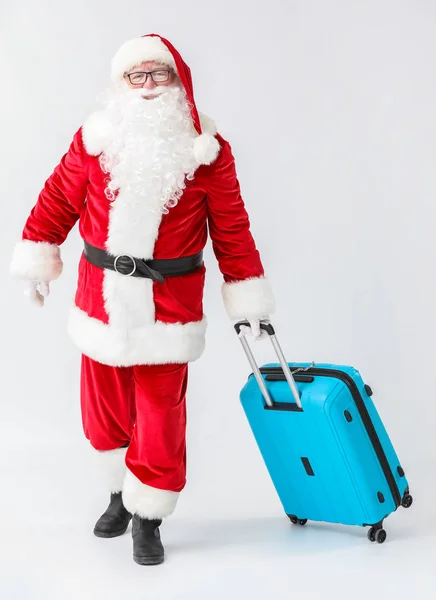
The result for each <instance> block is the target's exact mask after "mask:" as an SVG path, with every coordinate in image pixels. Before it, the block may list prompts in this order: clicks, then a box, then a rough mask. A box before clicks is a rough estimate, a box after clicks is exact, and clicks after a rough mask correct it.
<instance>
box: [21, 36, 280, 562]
mask: <svg viewBox="0 0 436 600" xmlns="http://www.w3.org/2000/svg"><path fill="white" fill-rule="evenodd" d="M111 76H112V85H111V87H110V88H109V90H108V91H107V92H106V94H105V96H104V105H103V108H102V110H100V111H98V112H96V113H94V114H92V115H91V116H90V117H89V118H88V120H87V121H86V122H85V123H84V124H83V126H82V127H81V128H80V129H79V130H78V131H77V133H76V134H75V136H74V138H73V141H72V143H71V146H70V148H69V150H68V151H67V153H66V154H65V155H64V156H63V158H62V160H61V161H60V163H59V164H58V166H57V167H56V168H55V170H54V172H53V174H52V175H51V176H50V177H49V179H48V180H47V181H46V183H45V185H44V188H43V190H42V191H41V193H40V195H39V197H38V200H37V202H36V204H35V206H34V208H33V209H32V211H31V213H30V216H29V218H28V220H27V222H26V224H25V228H24V231H23V235H22V240H21V241H20V242H19V243H18V244H17V246H16V247H15V249H14V253H13V259H12V265H11V269H12V272H13V273H14V274H15V275H16V276H18V277H20V278H23V279H24V280H26V281H27V282H28V293H29V294H30V296H31V297H32V298H33V299H34V300H35V301H36V302H38V303H40V304H41V305H42V304H43V303H44V297H45V296H47V295H48V293H49V282H50V281H52V280H54V279H57V278H58V277H59V276H60V274H61V272H62V260H61V256H60V249H59V247H60V245H61V244H62V243H63V242H64V240H65V239H66V237H67V235H68V233H69V231H70V230H71V229H72V227H73V226H74V225H75V223H76V222H77V221H78V222H79V231H80V235H81V237H82V238H83V242H84V250H83V253H82V255H81V257H80V262H79V267H78V284H77V291H76V295H75V302H74V306H73V307H72V309H71V315H70V318H69V324H68V331H69V334H70V336H71V338H72V340H73V341H74V343H75V344H76V345H77V347H78V348H79V349H80V351H81V353H82V368H81V410H82V419H83V428H84V432H85V435H86V437H87V439H88V440H89V442H90V444H91V446H92V447H93V448H94V449H95V451H96V452H97V454H98V456H99V459H100V460H101V468H102V471H104V472H105V473H106V475H107V485H108V493H109V492H110V503H109V506H108V508H107V510H106V511H105V512H104V514H103V515H102V516H101V517H100V519H99V520H98V521H97V523H96V525H95V529H94V533H95V535H97V536H99V537H105V538H109V537H115V536H118V535H121V534H123V533H124V532H125V531H126V529H127V527H128V524H129V521H130V519H131V518H132V517H133V527H132V532H133V557H134V560H135V561H136V562H137V563H139V564H158V563H161V562H162V561H163V560H164V549H163V546H162V542H161V540H160V533H159V526H160V525H161V522H162V519H163V518H165V517H168V516H169V515H170V514H171V513H172V512H173V510H174V508H175V506H176V502H177V498H178V496H179V493H180V492H181V490H182V489H183V487H184V485H185V475H186V454H185V424H186V411H185V393H186V385H187V373H188V363H189V362H191V361H194V360H196V359H198V358H199V357H200V355H201V354H202V352H203V348H204V343H205V331H206V318H205V316H204V313H203V305H202V299H203V286H204V281H205V266H204V263H203V258H202V251H203V248H204V246H205V244H206V241H207V232H208V229H209V233H210V236H211V240H212V245H213V250H214V253H215V256H216V258H217V260H218V264H219V268H220V271H221V273H222V274H223V279H224V282H223V288H222V293H223V299H224V305H225V307H226V309H227V312H228V314H229V316H230V318H231V319H233V320H235V321H236V320H241V319H246V320H248V321H250V323H251V326H252V332H253V334H254V335H255V336H258V335H260V328H259V324H260V321H261V320H262V319H268V318H269V316H270V315H271V313H272V312H273V308H274V300H273V294H272V292H271V289H270V285H269V282H268V280H267V279H266V277H265V275H264V270H263V266H262V263H261V259H260V256H259V252H258V250H257V249H256V245H255V242H254V240H253V237H252V234H251V233H250V224H249V219H248V216H247V212H246V209H245V207H244V202H243V200H242V198H241V193H240V188H239V183H238V179H237V176H236V172H235V162H234V158H233V155H232V151H231V149H230V146H229V143H228V142H227V141H226V140H224V139H223V138H222V137H221V136H220V135H219V134H218V133H217V132H216V129H215V125H214V123H213V122H212V121H211V119H209V118H208V117H206V116H205V115H202V114H201V113H199V112H197V108H196V105H195V101H194V94H193V86H192V80H191V73H190V69H189V67H188V66H187V65H186V63H185V62H184V61H183V59H182V57H181V55H180V54H179V52H178V51H177V50H176V49H175V48H174V47H173V46H172V44H171V43H170V42H169V41H168V40H166V39H164V38H162V37H161V36H158V35H155V34H150V35H146V36H143V37H140V38H136V39H132V40H130V41H128V42H126V43H125V44H123V45H122V46H121V48H120V49H119V50H118V52H117V53H116V55H115V56H114V58H113V60H112V65H111Z"/></svg>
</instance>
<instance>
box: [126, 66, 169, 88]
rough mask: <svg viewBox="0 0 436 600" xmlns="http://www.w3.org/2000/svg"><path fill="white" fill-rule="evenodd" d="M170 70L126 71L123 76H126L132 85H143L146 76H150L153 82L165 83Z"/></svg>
mask: <svg viewBox="0 0 436 600" xmlns="http://www.w3.org/2000/svg"><path fill="white" fill-rule="evenodd" d="M170 73H171V70H170V69H168V70H166V69H165V70H164V69H159V70H158V71H141V72H140V71H136V72H135V73H126V74H125V77H128V79H129V81H130V83H131V84H132V85H144V83H145V82H146V81H147V79H148V76H149V75H150V77H151V78H152V80H153V81H154V83H165V82H166V81H168V79H169V78H170Z"/></svg>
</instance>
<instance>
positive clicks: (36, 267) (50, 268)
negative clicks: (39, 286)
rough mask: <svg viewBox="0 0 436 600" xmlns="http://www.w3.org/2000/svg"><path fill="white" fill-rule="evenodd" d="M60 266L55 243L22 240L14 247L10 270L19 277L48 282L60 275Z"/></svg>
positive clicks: (57, 247)
mask: <svg viewBox="0 0 436 600" xmlns="http://www.w3.org/2000/svg"><path fill="white" fill-rule="evenodd" d="M62 266H63V265H62V260H61V255H60V249H59V246H57V245H56V244H49V243H48V242H32V241H31V240H22V241H21V242H18V244H17V245H16V246H15V248H14V251H13V254H12V261H11V266H10V270H11V273H12V275H15V276H16V277H20V278H21V279H28V280H31V281H41V282H44V283H48V282H49V281H53V279H57V278H58V277H59V276H60V274H61V273H62Z"/></svg>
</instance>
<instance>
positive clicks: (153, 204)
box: [100, 85, 199, 258]
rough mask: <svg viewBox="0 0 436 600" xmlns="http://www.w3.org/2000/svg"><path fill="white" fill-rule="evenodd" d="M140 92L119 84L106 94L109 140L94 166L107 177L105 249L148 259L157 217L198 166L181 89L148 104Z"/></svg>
mask: <svg viewBox="0 0 436 600" xmlns="http://www.w3.org/2000/svg"><path fill="white" fill-rule="evenodd" d="M141 92H142V90H141V89H139V90H132V89H129V88H126V87H125V86H124V85H123V86H122V87H121V86H116V87H115V88H112V89H111V90H110V91H109V92H108V93H107V95H108V99H107V101H106V104H107V108H106V109H105V113H106V116H107V118H108V119H109V121H110V122H111V125H112V128H111V139H110V143H109V145H108V146H107V147H106V149H105V151H104V153H103V154H102V155H100V165H101V167H102V169H103V171H104V172H105V173H108V174H109V177H108V179H107V187H106V195H107V197H108V199H109V200H110V201H111V210H110V219H109V232H108V234H109V236H108V242H107V249H108V250H109V251H110V252H113V253H115V254H117V253H126V252H128V253H131V254H133V255H136V256H138V257H142V258H149V257H151V256H152V252H153V247H154V242H155V240H156V237H157V233H158V228H159V224H160V221H161V218H162V216H163V214H166V213H168V211H169V209H170V208H171V207H173V206H175V205H176V204H177V202H178V200H179V199H180V197H181V195H182V194H183V190H184V188H185V178H187V179H192V178H193V175H194V172H195V170H196V168H197V167H198V166H199V164H198V162H197V161H196V159H195V157H194V152H193V146H194V140H195V137H196V132H195V129H194V126H193V123H192V118H191V113H190V109H189V105H188V102H187V99H186V94H185V92H184V90H183V89H181V88H179V87H175V86H171V87H168V88H165V91H164V92H163V93H162V94H160V95H159V96H158V97H157V98H154V99H144V98H143V97H142V95H141Z"/></svg>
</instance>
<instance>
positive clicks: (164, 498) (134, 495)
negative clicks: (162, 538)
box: [123, 469, 179, 519]
mask: <svg viewBox="0 0 436 600" xmlns="http://www.w3.org/2000/svg"><path fill="white" fill-rule="evenodd" d="M178 498H179V493H178V492H171V491H169V490H161V489H159V488H155V487H151V486H149V485H146V484H145V483H142V482H141V481H139V479H138V478H137V477H135V475H133V473H132V472H131V471H129V469H127V472H126V478H125V480H124V487H123V504H124V506H125V507H126V508H127V510H128V511H129V512H130V513H132V515H133V514H136V515H138V516H139V517H141V519H164V518H165V517H169V516H170V515H171V514H172V513H173V512H174V509H175V508H176V504H177V500H178Z"/></svg>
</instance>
